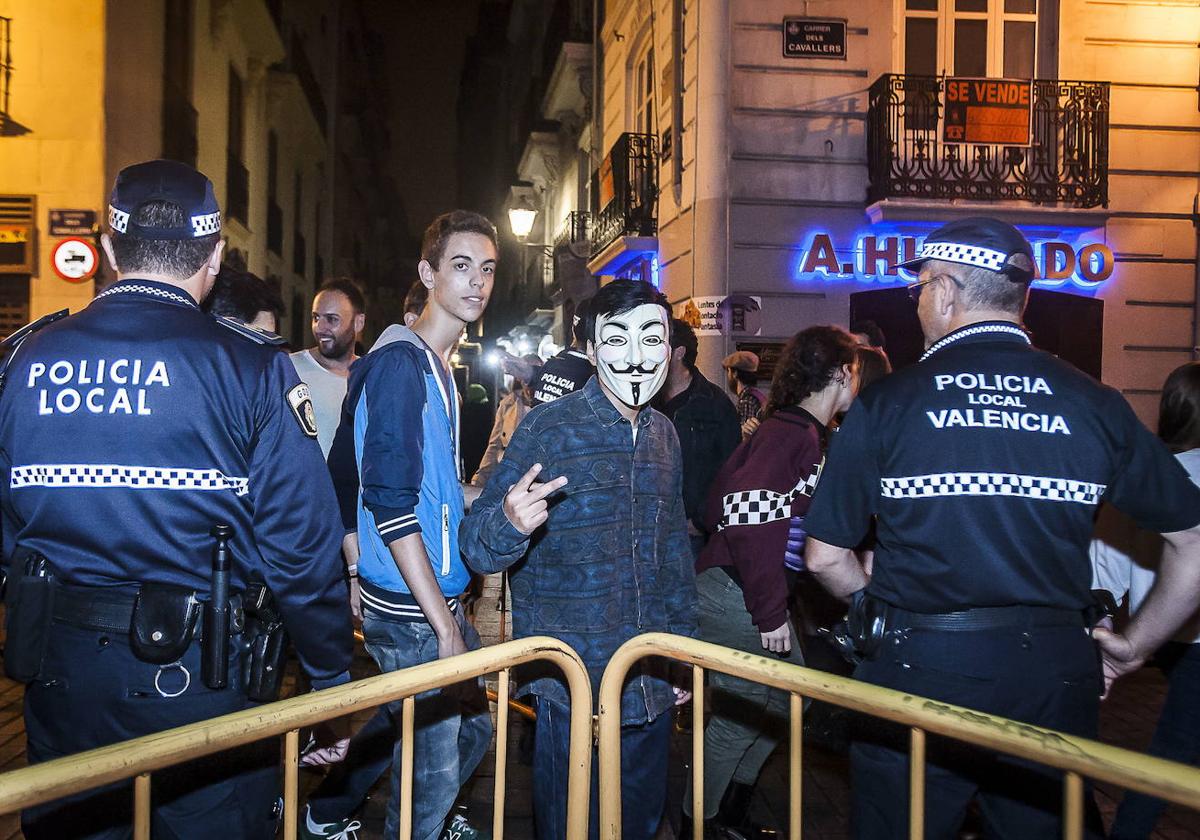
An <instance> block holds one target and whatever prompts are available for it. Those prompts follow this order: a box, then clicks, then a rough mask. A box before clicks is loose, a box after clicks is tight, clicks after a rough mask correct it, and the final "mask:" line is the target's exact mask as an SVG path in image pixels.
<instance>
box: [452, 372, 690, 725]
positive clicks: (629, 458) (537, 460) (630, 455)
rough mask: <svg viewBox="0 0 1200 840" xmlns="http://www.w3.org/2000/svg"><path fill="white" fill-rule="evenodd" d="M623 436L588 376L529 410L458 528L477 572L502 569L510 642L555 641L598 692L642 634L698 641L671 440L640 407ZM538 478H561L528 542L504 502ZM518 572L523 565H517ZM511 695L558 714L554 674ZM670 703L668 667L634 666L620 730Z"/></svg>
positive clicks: (562, 693) (527, 677) (666, 425)
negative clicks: (527, 479) (506, 573)
mask: <svg viewBox="0 0 1200 840" xmlns="http://www.w3.org/2000/svg"><path fill="white" fill-rule="evenodd" d="M637 423H638V433H637V441H636V444H635V442H634V439H633V435H632V429H631V428H630V425H629V422H628V421H627V420H625V419H624V418H623V417H621V415H620V414H619V413H618V412H617V410H616V409H615V408H614V407H613V405H612V404H611V403H610V402H609V401H608V398H607V397H606V396H605V395H604V392H603V391H602V390H601V389H600V385H599V383H598V380H597V379H595V378H594V377H593V378H592V379H591V380H589V381H588V383H587V385H585V386H584V388H583V389H582V390H580V391H576V392H575V393H573V394H568V395H567V396H565V397H562V398H560V399H558V400H555V401H554V402H552V403H547V404H545V405H541V406H537V407H535V408H534V409H533V410H532V411H530V412H529V414H528V415H527V416H526V417H525V420H524V421H523V422H522V423H521V425H520V427H519V428H518V429H517V431H516V434H514V435H513V438H512V441H511V442H510V443H509V445H508V449H507V450H506V451H505V453H504V460H503V461H501V462H500V465H499V466H498V467H497V469H496V472H495V473H494V474H493V475H492V477H491V479H490V480H489V481H488V484H487V487H486V488H485V489H484V491H483V494H482V495H481V496H480V497H479V498H478V499H477V500H476V501H475V504H474V505H473V506H472V508H471V512H470V513H469V514H468V515H467V517H466V519H464V520H463V524H462V531H461V539H460V544H461V546H462V550H463V552H464V554H465V556H466V560H467V565H469V566H470V567H471V568H473V569H475V570H476V571H479V572H486V573H490V572H497V571H500V570H501V569H507V568H509V567H513V568H512V573H511V579H510V586H511V591H512V602H513V632H514V634H515V635H516V636H518V637H522V636H536V635H547V636H554V637H556V638H559V639H562V640H563V641H565V642H566V643H567V644H569V645H571V647H573V648H574V649H575V650H576V651H578V652H579V655H580V656H581V657H582V658H583V662H584V664H585V665H586V666H587V669H588V675H589V676H590V677H591V680H592V690H593V692H598V691H599V687H600V676H601V674H602V673H603V672H604V666H605V665H607V664H608V661H609V659H610V658H611V657H612V654H613V652H614V651H616V649H617V648H618V647H620V646H621V644H622V643H624V642H625V641H627V640H629V639H631V638H633V637H634V636H637V635H638V634H640V633H647V632H652V631H663V632H667V633H678V634H680V635H684V636H695V635H696V586H695V573H694V571H693V568H692V553H691V549H690V547H689V545H688V538H687V528H686V524H685V520H684V512H683V497H682V495H681V477H680V476H681V468H680V457H679V442H678V439H677V438H676V435H675V429H674V428H673V427H672V426H671V422H670V421H669V420H667V418H666V417H664V416H663V415H662V414H660V413H658V412H657V411H655V410H653V409H650V408H647V409H645V410H643V411H642V412H641V414H640V415H639V416H638V419H637ZM534 464H541V465H542V472H541V475H540V477H539V478H540V479H541V480H545V481H549V480H551V479H554V478H557V477H558V476H561V475H565V476H566V477H567V485H566V486H565V487H564V488H562V490H560V491H559V492H557V493H556V494H554V496H552V497H551V498H550V517H549V519H548V520H547V521H546V523H545V524H544V525H543V526H542V527H540V528H539V529H538V530H537V531H535V532H534V534H533V535H532V536H526V535H525V534H522V533H521V532H519V531H518V530H517V529H516V528H514V527H513V525H512V523H510V522H509V521H508V517H506V516H505V514H504V507H503V505H504V495H505V493H507V491H508V488H509V487H511V486H512V485H513V483H515V482H516V481H517V479H519V478H520V477H521V476H522V475H523V474H524V473H525V472H526V471H527V470H528V469H529V468H530V467H531V466H533V465H534ZM522 560H523V561H524V562H521V561H522ZM520 692H521V693H531V694H536V695H539V696H541V697H543V698H545V699H547V700H552V701H556V702H559V703H563V704H565V703H566V702H567V700H568V698H567V693H566V686H565V685H564V683H563V682H562V679H561V677H560V676H558V671H557V669H555V668H553V667H547V668H545V669H544V670H537V669H536V666H535V668H534V669H531V670H526V671H525V672H524V673H523V674H522V685H521V688H520ZM673 704H674V695H673V693H672V691H671V686H670V683H669V682H668V681H667V679H666V664H665V663H664V662H661V661H656V660H653V659H648V660H643V661H642V663H640V665H639V666H637V667H636V668H635V669H634V670H632V671H631V672H630V679H629V681H628V682H627V683H626V685H625V689H624V692H623V694H622V698H621V721H622V723H625V724H638V723H644V722H646V721H648V720H654V719H655V718H656V717H658V716H659V715H660V714H662V713H663V712H665V711H667V710H668V709H670V708H671V706H672V705H673Z"/></svg>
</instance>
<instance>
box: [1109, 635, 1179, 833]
mask: <svg viewBox="0 0 1200 840" xmlns="http://www.w3.org/2000/svg"><path fill="white" fill-rule="evenodd" d="M1157 658H1158V660H1159V661H1160V662H1161V663H1162V666H1163V671H1164V672H1165V673H1166V675H1167V679H1168V680H1169V681H1170V682H1169V684H1168V686H1167V699H1166V701H1165V702H1164V703H1163V709H1162V715H1161V716H1160V717H1159V719H1158V726H1156V727H1155V729H1154V737H1153V738H1152V739H1151V741H1150V749H1149V752H1150V755H1154V756H1158V757H1159V758H1167V759H1170V760H1171V761H1179V762H1182V763H1184V764H1191V765H1196V764H1197V763H1200V711H1198V710H1197V707H1196V703H1197V700H1198V699H1200V644H1185V643H1183V642H1168V643H1167V644H1165V645H1163V647H1162V649H1161V650H1159V652H1158V657H1157ZM1166 807H1167V804H1166V803H1165V802H1164V801H1163V800H1161V799H1159V798H1157V797H1154V796H1147V795H1146V794H1144V793H1137V792H1135V791H1132V790H1131V791H1129V792H1127V793H1126V794H1125V798H1124V799H1123V800H1121V807H1120V808H1118V809H1117V818H1116V820H1115V821H1114V822H1113V827H1112V834H1111V835H1110V836H1111V837H1112V838H1113V840H1134V838H1141V837H1149V836H1150V834H1151V833H1152V832H1153V831H1154V826H1155V824H1156V823H1157V822H1158V818H1159V817H1160V816H1162V812H1163V810H1164V809H1165V808H1166Z"/></svg>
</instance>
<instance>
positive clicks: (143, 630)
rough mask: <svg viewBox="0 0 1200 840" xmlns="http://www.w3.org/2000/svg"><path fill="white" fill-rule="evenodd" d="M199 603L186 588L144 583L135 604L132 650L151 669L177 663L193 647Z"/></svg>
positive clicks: (193, 593)
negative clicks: (151, 667) (148, 664)
mask: <svg viewBox="0 0 1200 840" xmlns="http://www.w3.org/2000/svg"><path fill="white" fill-rule="evenodd" d="M199 617H200V601H199V599H197V598H196V592H195V590H193V589H189V588H188V587H185V586H173V585H171V584H166V583H143V584H142V585H141V588H140V589H139V590H138V594H137V599H136V600H135V601H134V603H133V618H132V620H131V621H130V625H129V648H130V650H132V651H133V655H134V656H136V657H137V658H138V659H140V660H142V661H143V662H148V663H150V664H151V665H169V664H171V663H172V662H178V661H179V659H180V658H181V657H182V656H183V654H184V652H185V651H186V650H187V649H188V645H190V644H191V643H192V637H193V636H194V635H195V633H196V622H197V619H199Z"/></svg>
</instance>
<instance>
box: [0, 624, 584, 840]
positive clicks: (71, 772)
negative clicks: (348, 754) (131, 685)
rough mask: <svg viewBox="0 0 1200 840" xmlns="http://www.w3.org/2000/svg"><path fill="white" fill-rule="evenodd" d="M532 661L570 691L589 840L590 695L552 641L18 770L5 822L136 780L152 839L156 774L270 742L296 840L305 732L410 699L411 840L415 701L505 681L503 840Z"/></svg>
mask: <svg viewBox="0 0 1200 840" xmlns="http://www.w3.org/2000/svg"><path fill="white" fill-rule="evenodd" d="M533 660H543V661H549V662H552V663H553V664H555V665H557V666H558V667H559V668H561V669H562V672H563V675H564V677H565V678H566V683H567V688H568V691H569V692H570V697H571V729H570V757H569V762H568V774H569V775H568V782H567V840H584V838H585V837H586V835H587V820H588V793H589V790H590V782H591V778H590V776H591V767H592V763H591V755H592V687H591V683H590V682H589V681H588V675H587V670H586V669H585V668H584V665H583V662H582V661H581V660H580V658H579V655H578V654H577V653H575V651H574V650H572V649H571V648H570V647H569V646H568V645H566V644H565V643H564V642H561V641H559V640H558V639H551V638H548V637H544V636H533V637H530V638H527V639H516V640H514V641H511V642H504V643H503V644H499V645H493V646H491V647H485V648H481V649H479V650H474V651H470V652H469V653H464V654H462V655H460V656H455V657H453V658H451V659H447V660H440V661H437V662H429V663H426V664H424V665H417V666H415V667H413V668H405V669H404V670H401V671H395V672H393V673H390V674H381V675H380V676H377V677H370V678H368V679H364V680H358V681H356V682H351V683H347V684H346V685H341V686H337V687H336V688H329V689H326V690H324V691H318V692H314V693H312V694H305V695H302V696H300V697H293V698H291V699H289V700H281V701H279V702H278V703H271V704H268V705H265V706H259V707H257V708H254V709H247V710H245V711H241V712H235V713H234V714H230V715H225V716H223V717H219V718H214V719H212V720H207V721H202V722H200V723H194V724H190V725H188V726H181V727H179V728H177V729H169V730H166V731H164V732H158V733H155V734H153V735H147V736H145V737H142V738H136V739H134V740H131V741H123V742H121V743H118V744H112V745H111V746H107V747H101V748H100V749H95V750H89V751H88V752H83V753H77V754H75V755H71V756H67V757H65V758H60V759H55V760H54V761H47V762H45V763H44V764H36V765H34V766H32V767H26V768H24V769H21V770H14V771H12V772H9V773H5V774H3V775H0V814H7V813H11V812H13V811H17V810H20V809H22V808H29V807H32V806H34V805H40V804H41V803H43V802H49V801H51V800H54V799H58V798H60V797H63V796H69V795H71V794H75V793H80V792H83V791H86V790H91V789H93V788H97V787H101V786H103V785H107V784H111V783H113V782H119V781H122V780H124V779H130V778H132V779H134V814H133V826H134V838H135V840H148V838H149V837H150V774H151V773H153V772H154V771H155V770H161V769H163V768H164V767H171V766H173V765H176V764H182V763H184V762H186V761H191V760H192V759H196V758H201V757H203V756H206V755H212V754H213V753H218V752H222V751H224V750H228V749H233V748H234V747H238V746H241V745H243V744H249V743H251V742H253V741H259V740H262V739H263V738H270V737H273V736H277V735H283V736H284V794H283V795H284V825H283V828H284V831H283V836H284V838H285V840H295V837H296V814H297V805H298V793H297V782H298V776H299V774H298V771H297V767H298V761H299V754H300V750H299V733H300V729H302V728H304V727H309V726H313V725H314V724H317V723H320V722H321V721H326V720H332V719H334V718H338V717H342V716H343V715H348V714H351V713H353V712H357V711H360V710H362V709H370V708H373V707H375V706H378V705H380V704H383V703H389V702H393V701H395V700H403V703H402V713H401V719H402V729H401V738H402V766H403V769H404V772H403V777H402V780H401V788H400V837H401V838H402V840H409V838H410V837H411V835H412V772H411V771H412V742H413V739H412V737H411V736H412V727H413V708H414V702H413V696H414V695H416V694H418V693H420V692H422V691H428V690H429V689H432V688H439V687H441V686H447V685H453V684H454V683H458V682H461V681H463V680H468V679H475V678H476V677H479V676H482V675H483V674H489V673H493V672H499V685H498V686H497V703H496V709H497V721H496V735H497V740H496V787H495V809H494V815H493V830H492V836H493V837H494V838H495V840H503V836H504V784H505V779H506V775H505V759H506V757H507V746H508V737H507V736H508V699H509V674H510V669H511V668H513V667H514V666H516V665H521V664H523V663H526V662H530V661H533Z"/></svg>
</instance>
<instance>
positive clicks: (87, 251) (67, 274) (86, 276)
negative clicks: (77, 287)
mask: <svg viewBox="0 0 1200 840" xmlns="http://www.w3.org/2000/svg"><path fill="white" fill-rule="evenodd" d="M50 264H51V265H52V266H53V267H54V273H55V274H57V275H58V276H59V277H61V278H62V279H63V280H66V281H67V282H68V283H82V282H84V281H85V280H91V279H92V277H93V276H95V274H96V268H97V266H99V265H100V254H98V253H97V252H96V246H95V245H93V244H92V243H91V242H88V241H87V240H86V239H80V238H78V237H74V236H73V237H71V238H70V239H64V240H62V241H61V242H59V243H58V244H57V245H55V246H54V253H53V254H52V255H51V257H50Z"/></svg>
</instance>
